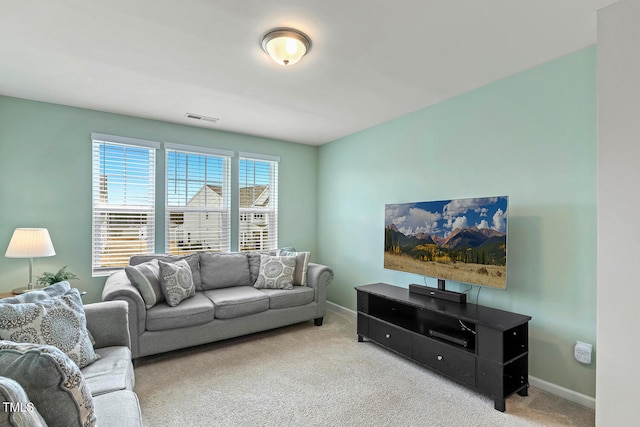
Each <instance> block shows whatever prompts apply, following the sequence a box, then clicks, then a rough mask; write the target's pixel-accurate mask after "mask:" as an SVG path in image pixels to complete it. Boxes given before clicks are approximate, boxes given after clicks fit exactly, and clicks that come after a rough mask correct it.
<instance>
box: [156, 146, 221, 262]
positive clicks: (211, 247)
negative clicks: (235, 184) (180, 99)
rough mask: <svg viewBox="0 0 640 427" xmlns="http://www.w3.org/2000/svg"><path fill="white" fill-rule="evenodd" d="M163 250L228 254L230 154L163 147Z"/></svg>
mask: <svg viewBox="0 0 640 427" xmlns="http://www.w3.org/2000/svg"><path fill="white" fill-rule="evenodd" d="M165 151H166V212H165V214H166V221H165V224H166V229H165V240H166V242H165V245H166V246H165V248H166V250H167V252H169V253H172V254H176V255H179V254H187V253H192V252H195V251H214V252H229V251H230V247H231V243H230V235H231V226H230V206H231V193H230V187H231V183H230V181H231V180H230V177H231V172H230V168H231V157H232V156H233V153H229V152H223V151H217V150H207V149H201V150H199V149H198V148H197V147H187V146H181V145H177V144H165Z"/></svg>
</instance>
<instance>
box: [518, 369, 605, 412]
mask: <svg viewBox="0 0 640 427" xmlns="http://www.w3.org/2000/svg"><path fill="white" fill-rule="evenodd" d="M529 385H532V386H533V387H536V388H539V389H540V390H544V391H548V392H549V393H551V394H555V395H556V396H560V397H562V398H564V399H567V400H570V401H571V402H574V403H577V404H579V405H582V406H586V407H587V408H590V409H596V399H595V398H593V397H591V396H587V395H586V394H582V393H578V392H577V391H573V390H569V389H568V388H564V387H562V386H559V385H557V384H553V383H550V382H549V381H545V380H541V379H540V378H536V377H534V376H531V375H529Z"/></svg>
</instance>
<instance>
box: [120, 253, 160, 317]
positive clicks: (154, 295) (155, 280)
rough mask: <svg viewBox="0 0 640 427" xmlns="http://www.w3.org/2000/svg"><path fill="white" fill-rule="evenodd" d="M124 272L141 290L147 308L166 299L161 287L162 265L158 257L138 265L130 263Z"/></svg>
mask: <svg viewBox="0 0 640 427" xmlns="http://www.w3.org/2000/svg"><path fill="white" fill-rule="evenodd" d="M124 272H125V273H126V274H127V277H128V278H129V281H130V282H131V284H132V285H133V286H135V287H136V288H137V289H138V291H139V292H140V296H142V299H143V300H144V306H145V307H146V308H147V310H149V309H150V308H151V307H153V306H154V305H156V304H157V303H159V302H162V301H164V295H163V294H162V289H161V288H160V265H159V264H158V260H157V259H152V260H151V261H147V262H143V263H142V264H138V265H128V266H126V267H125V268H124Z"/></svg>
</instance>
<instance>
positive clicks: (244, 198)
mask: <svg viewBox="0 0 640 427" xmlns="http://www.w3.org/2000/svg"><path fill="white" fill-rule="evenodd" d="M239 157H240V164H239V185H238V186H239V204H240V206H239V215H240V217H239V222H238V234H239V236H238V237H239V239H238V248H239V250H240V251H255V250H258V251H260V250H269V249H276V248H277V247H278V161H279V158H277V157H271V156H263V155H256V154H249V153H240V156H239Z"/></svg>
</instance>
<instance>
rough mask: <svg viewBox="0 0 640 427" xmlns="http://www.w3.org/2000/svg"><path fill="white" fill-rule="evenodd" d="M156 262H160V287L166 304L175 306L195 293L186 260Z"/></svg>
mask: <svg viewBox="0 0 640 427" xmlns="http://www.w3.org/2000/svg"><path fill="white" fill-rule="evenodd" d="M158 263H159V264H160V287H161V288H162V293H163V294H164V298H165V299H166V300H167V304H169V305H170V306H171V307H175V306H176V305H178V304H180V303H181V302H182V301H184V300H186V299H187V298H190V297H192V296H194V295H195V294H196V287H195V285H194V284H193V276H192V275H191V267H189V264H188V263H187V261H185V260H180V261H176V262H175V263H168V262H164V261H158Z"/></svg>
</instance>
